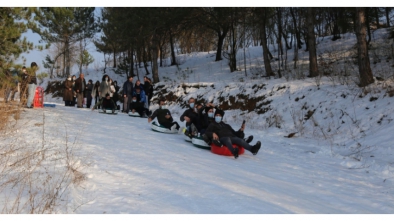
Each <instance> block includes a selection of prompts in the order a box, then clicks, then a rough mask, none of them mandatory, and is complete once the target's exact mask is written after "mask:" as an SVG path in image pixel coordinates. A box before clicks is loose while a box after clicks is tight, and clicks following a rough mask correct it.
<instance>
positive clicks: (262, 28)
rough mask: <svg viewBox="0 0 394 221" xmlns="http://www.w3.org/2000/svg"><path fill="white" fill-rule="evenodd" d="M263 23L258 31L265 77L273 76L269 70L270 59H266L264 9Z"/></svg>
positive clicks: (265, 19) (265, 16) (270, 69)
mask: <svg viewBox="0 0 394 221" xmlns="http://www.w3.org/2000/svg"><path fill="white" fill-rule="evenodd" d="M263 10H264V11H263V14H264V15H263V21H262V24H261V29H260V36H261V46H262V47H263V58H264V68H265V73H266V75H267V77H270V76H275V74H274V72H273V71H272V68H271V62H270V59H269V58H268V56H269V50H268V41H267V30H266V28H265V23H266V21H267V15H266V9H265V8H264V9H263ZM271 57H272V55H271Z"/></svg>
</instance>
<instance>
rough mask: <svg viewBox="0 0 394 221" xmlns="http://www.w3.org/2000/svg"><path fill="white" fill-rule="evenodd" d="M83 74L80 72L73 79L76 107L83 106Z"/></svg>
mask: <svg viewBox="0 0 394 221" xmlns="http://www.w3.org/2000/svg"><path fill="white" fill-rule="evenodd" d="M84 77H85V75H84V74H83V73H81V74H80V75H79V78H78V79H77V80H76V81H75V92H76V93H77V108H82V107H83V94H84V90H85V87H86V81H85V78H84Z"/></svg>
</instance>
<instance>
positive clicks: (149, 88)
mask: <svg viewBox="0 0 394 221" xmlns="http://www.w3.org/2000/svg"><path fill="white" fill-rule="evenodd" d="M144 91H145V94H146V95H148V97H150V96H152V95H153V86H152V85H151V84H150V83H149V82H148V81H145V83H144Z"/></svg>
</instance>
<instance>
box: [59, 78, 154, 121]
mask: <svg viewBox="0 0 394 221" xmlns="http://www.w3.org/2000/svg"><path fill="white" fill-rule="evenodd" d="M121 89H122V90H121ZM120 92H121V93H120ZM120 94H121V95H120ZM152 94H153V85H152V81H151V79H150V78H149V77H147V76H145V77H144V84H141V81H140V80H137V81H136V82H135V84H133V76H129V77H128V78H127V81H126V82H124V84H123V87H122V88H121V87H120V86H118V82H117V81H113V80H112V79H111V78H110V77H109V76H108V75H107V74H105V75H104V76H103V77H102V79H101V82H100V81H96V82H95V83H94V84H93V81H92V80H91V79H90V80H88V82H87V83H86V80H85V76H84V74H83V73H81V74H80V75H79V77H78V78H76V76H75V75H73V76H68V77H67V79H66V81H64V92H63V101H64V103H65V106H75V104H76V105H77V108H82V107H84V104H86V108H90V107H91V106H92V101H93V99H94V106H93V108H92V109H95V108H99V109H100V108H101V109H112V110H115V109H117V110H120V105H118V104H117V102H118V101H120V102H123V110H122V112H123V113H129V111H132V112H138V113H139V114H140V116H146V115H147V114H148V109H149V105H150V100H151V98H152ZM121 97H122V98H123V99H122V100H120V99H121Z"/></svg>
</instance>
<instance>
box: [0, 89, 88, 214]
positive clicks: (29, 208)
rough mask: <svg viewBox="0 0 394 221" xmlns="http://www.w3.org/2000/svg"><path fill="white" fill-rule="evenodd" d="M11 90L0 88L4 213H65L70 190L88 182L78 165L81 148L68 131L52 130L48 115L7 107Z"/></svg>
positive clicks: (0, 179) (0, 207) (17, 105)
mask: <svg viewBox="0 0 394 221" xmlns="http://www.w3.org/2000/svg"><path fill="white" fill-rule="evenodd" d="M0 86H4V84H3V85H0ZM6 89H7V88H6ZM6 89H4V88H0V195H1V197H0V212H1V213H2V214H42V213H64V211H67V203H68V201H69V200H68V197H69V188H70V187H71V186H78V185H80V184H81V183H82V182H83V181H84V180H85V179H86V176H85V175H84V174H83V173H82V172H81V170H82V168H81V167H82V166H81V165H80V163H79V162H80V161H77V160H76V156H75V149H76V147H77V145H76V143H75V141H74V142H68V139H69V138H68V137H67V135H66V136H64V133H66V134H67V129H66V131H65V130H63V129H59V131H53V129H47V128H46V125H47V124H46V119H45V111H44V110H43V109H34V110H24V108H22V105H21V104H20V103H19V101H13V102H7V103H6V102H5V100H4V99H3V98H4V96H2V95H4V94H5V90H6ZM29 111H34V114H33V115H31V114H30V115H29V114H28V112H29ZM56 139H57V140H56ZM59 139H61V140H63V141H62V142H59ZM74 140H75V139H74Z"/></svg>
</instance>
